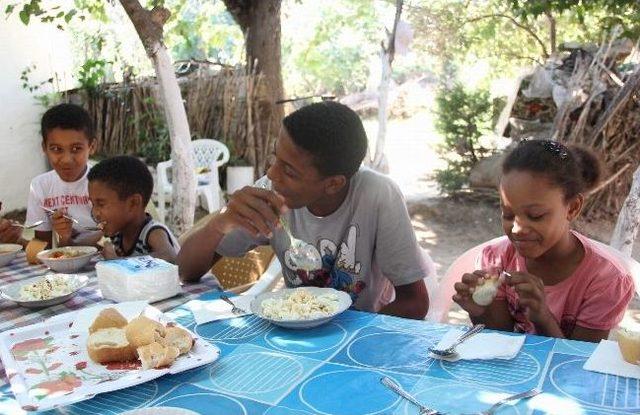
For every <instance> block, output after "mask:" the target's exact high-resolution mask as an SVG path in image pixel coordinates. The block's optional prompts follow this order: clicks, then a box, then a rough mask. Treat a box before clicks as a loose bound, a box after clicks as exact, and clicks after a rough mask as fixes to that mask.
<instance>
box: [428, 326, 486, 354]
mask: <svg viewBox="0 0 640 415" xmlns="http://www.w3.org/2000/svg"><path fill="white" fill-rule="evenodd" d="M483 329H484V324H476V325H474V326H473V327H471V328H470V329H469V330H467V331H466V332H464V333H463V334H462V335H461V336H460V337H458V339H457V340H456V341H455V342H454V343H453V344H452V345H451V346H449V347H447V348H446V349H436V348H435V347H429V351H430V352H431V353H433V354H435V355H438V356H441V357H448V356H453V355H454V354H456V347H457V346H459V345H460V344H461V343H462V342H464V341H465V340H467V339H470V338H471V337H473V336H475V335H476V334H478V333H480V332H481V331H482V330H483Z"/></svg>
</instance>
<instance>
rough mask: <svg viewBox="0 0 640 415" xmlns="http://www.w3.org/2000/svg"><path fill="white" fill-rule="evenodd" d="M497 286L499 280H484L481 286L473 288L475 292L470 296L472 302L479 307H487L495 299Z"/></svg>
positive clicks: (493, 278) (492, 278)
mask: <svg viewBox="0 0 640 415" xmlns="http://www.w3.org/2000/svg"><path fill="white" fill-rule="evenodd" d="M499 286H500V280H499V278H495V277H491V278H485V279H484V283H483V284H481V285H478V286H476V287H475V291H474V292H473V294H472V295H471V298H472V299H473V302H474V303H476V304H478V305H480V306H488V305H489V304H491V303H492V302H493V299H494V298H496V295H497V294H498V287H499Z"/></svg>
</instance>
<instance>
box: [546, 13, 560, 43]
mask: <svg viewBox="0 0 640 415" xmlns="http://www.w3.org/2000/svg"><path fill="white" fill-rule="evenodd" d="M544 14H545V15H546V16H547V20H548V21H549V46H550V47H551V53H555V51H556V49H557V47H558V45H557V44H556V43H557V40H556V39H557V28H556V18H555V17H554V16H553V13H552V12H551V11H550V10H547V11H545V13H544Z"/></svg>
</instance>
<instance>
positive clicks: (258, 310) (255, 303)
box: [251, 287, 352, 329]
mask: <svg viewBox="0 0 640 415" xmlns="http://www.w3.org/2000/svg"><path fill="white" fill-rule="evenodd" d="M295 290H306V291H309V292H310V293H311V294H312V295H315V296H319V295H323V294H333V295H335V296H336V297H337V299H338V308H337V309H336V310H335V312H333V313H332V314H328V315H326V316H322V317H318V318H311V319H297V320H278V319H273V318H269V317H265V316H264V314H262V302H263V301H264V300H266V299H267V298H274V299H282V298H285V297H287V296H289V295H291V294H292V293H293V292H294V291H295ZM351 303H352V301H351V297H350V296H349V294H347V293H346V292H344V291H338V290H335V289H333V288H319V287H298V288H285V289H284V290H280V291H274V292H267V293H263V294H260V295H258V296H257V297H256V298H254V299H253V300H252V301H251V312H252V313H253V314H255V315H256V316H258V317H260V318H262V319H264V320H267V321H269V322H271V323H273V324H275V325H276V326H280V327H285V328H288V329H309V328H312V327H317V326H320V325H322V324H325V323H328V322H329V321H331V320H332V319H333V318H334V317H335V316H337V315H338V314H340V313H342V312H344V311H345V310H346V309H348V308H349V307H351Z"/></svg>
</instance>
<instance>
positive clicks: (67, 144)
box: [26, 104, 102, 246]
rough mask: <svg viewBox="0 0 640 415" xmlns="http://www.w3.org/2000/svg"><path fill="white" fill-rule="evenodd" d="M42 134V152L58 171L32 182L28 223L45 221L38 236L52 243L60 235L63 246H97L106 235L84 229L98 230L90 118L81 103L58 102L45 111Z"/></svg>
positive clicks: (37, 229) (37, 233)
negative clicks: (89, 178)
mask: <svg viewBox="0 0 640 415" xmlns="http://www.w3.org/2000/svg"><path fill="white" fill-rule="evenodd" d="M41 131H42V150H43V151H44V153H45V154H46V156H47V160H48V161H49V164H50V165H51V167H53V170H51V171H48V172H46V173H43V174H41V175H39V176H36V177H35V178H34V179H33V180H31V186H30V190H29V200H28V204H27V219H26V223H34V222H36V221H39V220H43V221H44V223H43V224H42V225H40V226H38V227H37V228H36V229H35V238H36V239H40V240H42V241H47V242H48V243H51V238H52V232H53V231H55V232H56V233H57V235H58V245H59V246H65V245H95V244H96V243H97V242H98V241H99V240H100V238H101V237H102V232H99V231H87V230H86V229H85V228H86V227H95V226H96V223H95V221H94V220H93V218H92V216H91V201H90V200H89V190H88V183H89V182H88V181H87V173H88V171H89V168H88V165H87V162H88V160H89V156H90V155H92V154H93V152H94V150H95V132H94V128H93V122H92V120H91V117H90V115H89V113H87V111H85V110H84V109H83V108H82V107H80V106H78V105H74V104H59V105H56V106H54V107H52V108H49V109H48V110H47V111H46V112H45V113H44V115H43V116H42V120H41ZM48 210H49V211H54V212H55V213H53V214H51V213H50V212H48ZM69 217H70V218H73V219H75V220H76V221H77V222H78V223H74V222H73V221H72V220H70V219H69Z"/></svg>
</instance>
